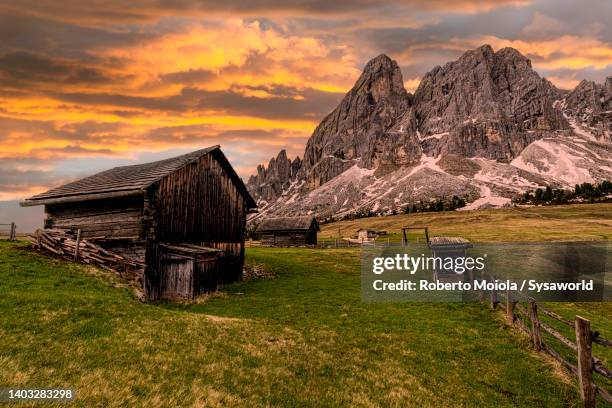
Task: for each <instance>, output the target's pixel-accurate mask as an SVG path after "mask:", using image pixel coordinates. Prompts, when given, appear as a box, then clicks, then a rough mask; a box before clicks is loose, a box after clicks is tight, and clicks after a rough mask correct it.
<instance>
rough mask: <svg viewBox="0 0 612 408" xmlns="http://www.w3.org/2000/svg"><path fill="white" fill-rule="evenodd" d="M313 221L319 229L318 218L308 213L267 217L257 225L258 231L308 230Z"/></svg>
mask: <svg viewBox="0 0 612 408" xmlns="http://www.w3.org/2000/svg"><path fill="white" fill-rule="evenodd" d="M312 223H314V224H315V227H316V229H317V231H319V223H318V222H317V220H316V218H314V217H312V216H309V215H306V216H302V217H276V218H265V219H264V220H263V221H262V222H261V224H259V226H258V227H257V231H258V232H264V231H306V230H308V229H310V226H311V225H312Z"/></svg>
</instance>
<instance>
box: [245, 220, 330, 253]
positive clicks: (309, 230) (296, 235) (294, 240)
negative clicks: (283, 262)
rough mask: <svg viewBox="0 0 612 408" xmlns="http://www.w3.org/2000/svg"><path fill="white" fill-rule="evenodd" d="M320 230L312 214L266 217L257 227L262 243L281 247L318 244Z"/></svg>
mask: <svg viewBox="0 0 612 408" xmlns="http://www.w3.org/2000/svg"><path fill="white" fill-rule="evenodd" d="M318 231H320V228H319V223H318V222H317V220H316V219H315V218H314V217H312V216H303V217H276V218H266V219H264V220H263V221H262V222H261V224H259V226H258V227H257V234H258V235H259V240H260V242H261V244H262V245H266V246H279V247H286V246H305V245H316V244H317V232H318Z"/></svg>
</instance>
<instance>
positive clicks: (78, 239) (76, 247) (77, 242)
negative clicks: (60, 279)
mask: <svg viewBox="0 0 612 408" xmlns="http://www.w3.org/2000/svg"><path fill="white" fill-rule="evenodd" d="M80 244H81V229H80V228H79V229H78V230H77V236H76V246H75V247H74V260H75V261H76V260H78V259H79V245H80Z"/></svg>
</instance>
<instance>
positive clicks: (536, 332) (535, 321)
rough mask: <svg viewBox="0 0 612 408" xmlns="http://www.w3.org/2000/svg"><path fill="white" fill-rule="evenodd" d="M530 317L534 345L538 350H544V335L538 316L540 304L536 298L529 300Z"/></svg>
mask: <svg viewBox="0 0 612 408" xmlns="http://www.w3.org/2000/svg"><path fill="white" fill-rule="evenodd" d="M529 318H530V319H531V328H532V336H533V345H534V346H535V349H536V350H537V351H542V335H541V333H540V319H539V318H538V304H537V303H536V302H535V300H530V301H529Z"/></svg>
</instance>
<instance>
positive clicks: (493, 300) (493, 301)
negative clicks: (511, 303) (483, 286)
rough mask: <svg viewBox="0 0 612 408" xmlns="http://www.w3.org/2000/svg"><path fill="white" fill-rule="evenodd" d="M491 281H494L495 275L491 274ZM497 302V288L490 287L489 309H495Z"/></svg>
mask: <svg viewBox="0 0 612 408" xmlns="http://www.w3.org/2000/svg"><path fill="white" fill-rule="evenodd" d="M493 283H495V276H493ZM498 304H499V300H498V299H497V290H496V289H495V287H494V288H493V289H491V309H493V310H495V309H497V305H498Z"/></svg>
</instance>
